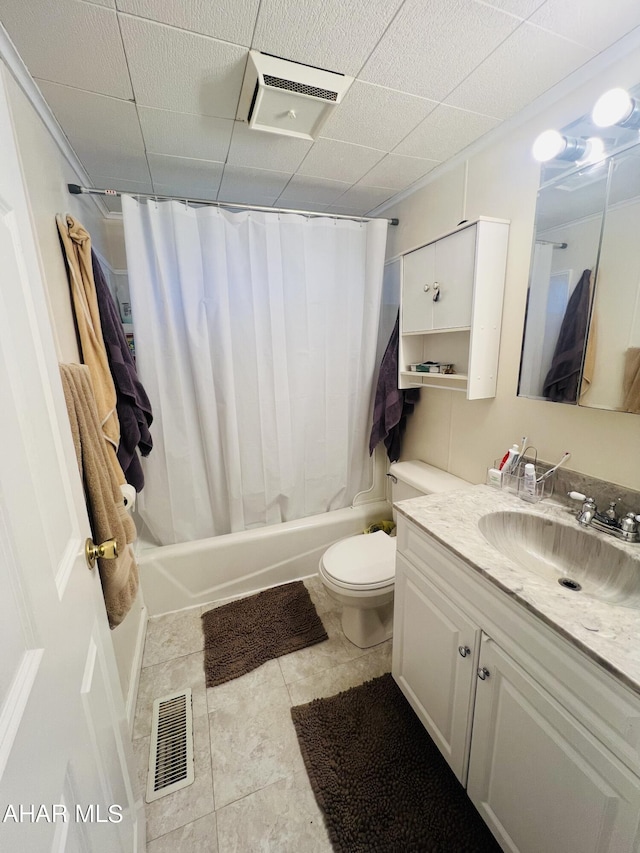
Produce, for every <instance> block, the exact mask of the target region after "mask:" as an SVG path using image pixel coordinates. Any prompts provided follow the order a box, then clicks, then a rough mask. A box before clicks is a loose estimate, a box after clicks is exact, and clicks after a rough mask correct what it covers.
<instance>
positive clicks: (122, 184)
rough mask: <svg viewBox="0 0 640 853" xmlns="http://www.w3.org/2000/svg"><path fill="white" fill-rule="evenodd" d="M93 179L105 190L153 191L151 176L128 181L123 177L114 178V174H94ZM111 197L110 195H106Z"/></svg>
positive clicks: (133, 193) (127, 191)
mask: <svg viewBox="0 0 640 853" xmlns="http://www.w3.org/2000/svg"><path fill="white" fill-rule="evenodd" d="M91 179H92V180H93V183H94V185H95V186H96V187H100V189H104V190H120V191H121V192H125V193H131V195H135V194H136V193H151V192H153V187H152V186H151V178H149V180H148V181H126V180H123V179H122V178H114V177H113V175H92V176H91ZM104 198H109V196H104Z"/></svg>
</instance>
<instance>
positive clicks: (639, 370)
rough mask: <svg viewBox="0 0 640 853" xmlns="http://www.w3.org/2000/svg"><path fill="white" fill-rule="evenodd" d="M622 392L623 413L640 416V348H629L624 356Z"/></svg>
mask: <svg viewBox="0 0 640 853" xmlns="http://www.w3.org/2000/svg"><path fill="white" fill-rule="evenodd" d="M622 390H623V391H624V398H623V402H622V411H623V412H633V413H634V414H635V415H640V347H629V349H628V350H627V351H626V352H625V354H624V376H623V379H622Z"/></svg>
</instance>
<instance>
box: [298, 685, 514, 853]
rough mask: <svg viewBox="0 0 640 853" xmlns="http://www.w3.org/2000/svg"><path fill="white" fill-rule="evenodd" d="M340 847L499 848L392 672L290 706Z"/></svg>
mask: <svg viewBox="0 0 640 853" xmlns="http://www.w3.org/2000/svg"><path fill="white" fill-rule="evenodd" d="M291 716H292V718H293V723H294V725H295V728H296V733H297V735H298V742H299V744H300V750H301V752H302V757H303V759H304V763H305V766H306V768H307V774H308V776H309V780H310V782H311V786H312V788H313V792H314V794H315V797H316V800H317V802H318V805H319V806H320V809H321V810H322V812H323V814H324V818H325V823H326V825H327V829H328V831H329V837H330V839H331V843H332V845H333V848H334V850H336V851H338V852H339V853H500V847H499V846H498V844H497V842H496V841H495V839H494V838H493V836H492V835H491V833H490V832H489V830H488V829H487V827H486V826H485V824H484V822H483V821H482V819H481V818H480V815H479V814H478V813H477V811H476V809H475V808H474V806H473V804H472V803H471V801H470V800H469V798H468V797H467V795H466V792H465V791H464V789H463V788H462V786H461V785H460V783H459V782H458V780H457V779H456V777H455V776H454V775H453V773H452V771H451V770H450V768H449V765H448V764H447V763H446V762H445V760H444V758H442V756H441V755H440V752H439V751H438V749H437V747H436V745H435V744H434V742H433V741H432V740H431V738H430V737H429V735H428V734H427V733H426V731H425V729H424V728H423V726H422V723H421V722H420V721H419V720H418V718H417V717H416V715H415V714H414V712H413V710H412V708H411V706H410V705H409V704H408V702H407V701H406V699H405V698H404V696H403V695H402V693H401V692H400V689H399V688H398V687H397V685H396V683H395V681H394V680H393V678H392V677H391V675H390V674H387V675H383V676H381V677H380V678H375V679H374V680H373V681H368V682H367V683H366V684H362V685H360V686H359V687H353V688H352V689H351V690H347V691H345V692H344V693H339V694H338V695H337V696H331V697H330V698H328V699H314V701H313V702H309V704H307V705H299V706H297V707H295V708H292V709H291Z"/></svg>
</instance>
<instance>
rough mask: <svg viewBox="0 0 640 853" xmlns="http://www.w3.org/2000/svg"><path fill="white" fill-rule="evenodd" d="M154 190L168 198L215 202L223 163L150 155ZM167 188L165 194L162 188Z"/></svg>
mask: <svg viewBox="0 0 640 853" xmlns="http://www.w3.org/2000/svg"><path fill="white" fill-rule="evenodd" d="M147 156H148V159H149V168H150V169H151V177H152V179H153V189H154V190H155V192H157V193H163V194H165V195H179V196H180V197H182V196H183V194H184V195H185V196H189V197H191V198H216V197H217V195H218V188H219V186H220V179H221V178H222V170H223V168H224V163H214V162H213V161H211V160H193V159H191V158H189V157H167V156H166V155H164V154H148V155H147ZM161 187H164V189H163V190H161V189H160V188H161Z"/></svg>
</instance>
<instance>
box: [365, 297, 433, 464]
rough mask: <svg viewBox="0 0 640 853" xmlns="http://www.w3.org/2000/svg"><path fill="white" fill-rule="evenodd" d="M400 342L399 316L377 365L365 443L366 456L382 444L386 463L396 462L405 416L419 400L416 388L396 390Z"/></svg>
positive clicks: (404, 425) (398, 456) (398, 455)
mask: <svg viewBox="0 0 640 853" xmlns="http://www.w3.org/2000/svg"><path fill="white" fill-rule="evenodd" d="M399 341H400V312H399V311H398V316H397V317H396V324H395V326H394V327H393V332H391V337H390V338H389V343H388V344H387V348H386V350H385V351H384V355H383V356H382V361H381V362H380V372H379V373H378V386H377V388H376V399H375V403H374V405H373V426H372V428H371V437H370V439H369V455H371V454H372V453H373V451H374V448H375V447H376V446H377V445H378V444H379V443H380V442H381V441H384V446H385V447H386V448H387V456H388V457H389V461H390V462H396V461H397V460H398V459H399V458H400V449H401V445H402V437H403V435H404V430H405V427H406V422H407V416H408V415H410V414H411V412H412V411H413V407H414V405H415V404H416V403H417V401H418V400H419V399H420V389H419V388H407V389H406V390H400V389H399V388H398V346H399Z"/></svg>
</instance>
